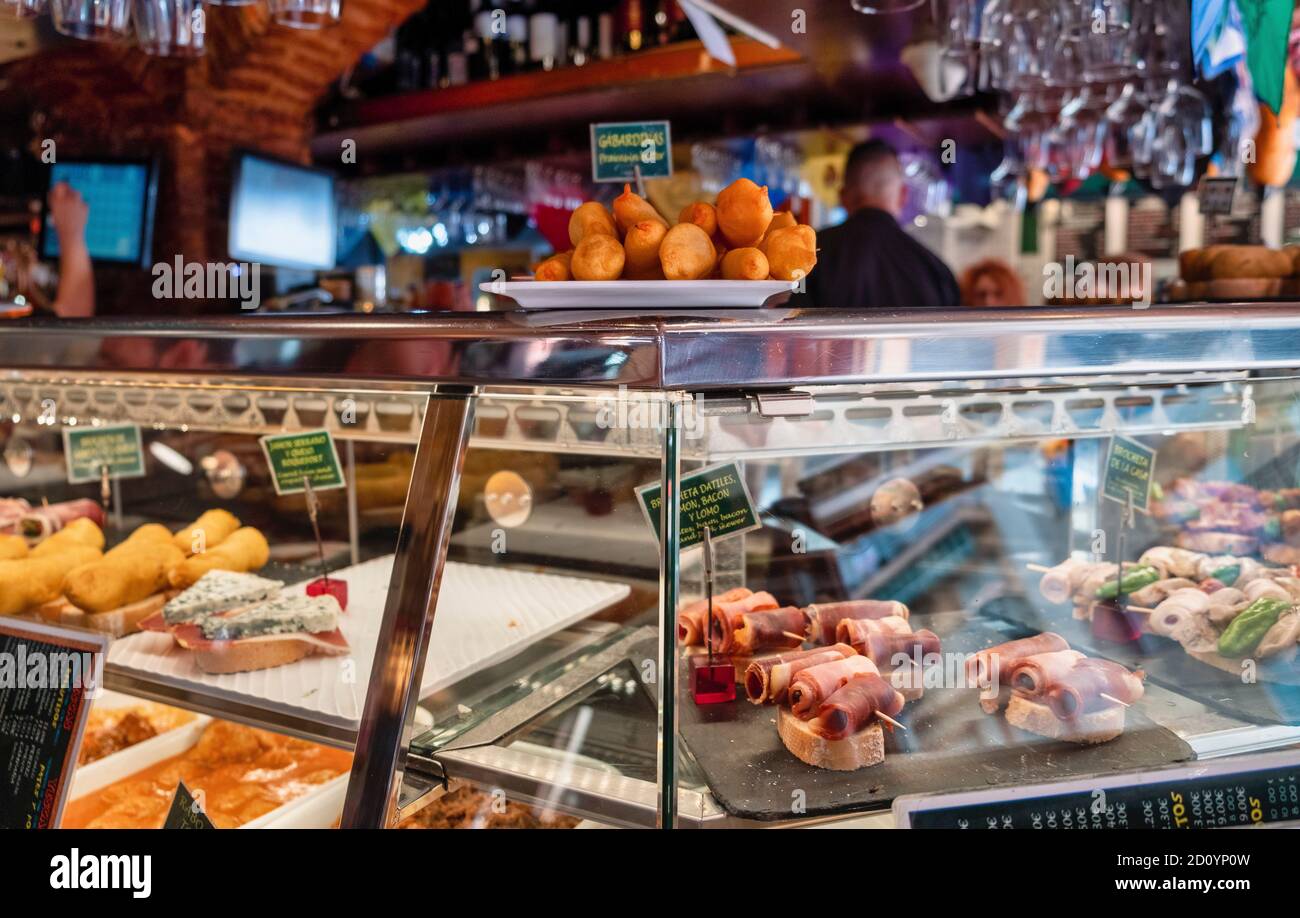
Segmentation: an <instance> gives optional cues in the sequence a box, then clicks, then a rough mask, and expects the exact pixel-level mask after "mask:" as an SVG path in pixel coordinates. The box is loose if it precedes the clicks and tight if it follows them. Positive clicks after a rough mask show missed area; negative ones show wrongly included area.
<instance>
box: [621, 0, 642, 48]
mask: <svg viewBox="0 0 1300 918" xmlns="http://www.w3.org/2000/svg"><path fill="white" fill-rule="evenodd" d="M619 45H620V47H621V48H622V49H623V52H624V53H625V54H635V53H636V52H637V51H640V50H642V48H644V47H645V7H644V6H643V5H642V2H641V0H622V3H621V4H620V16H619Z"/></svg>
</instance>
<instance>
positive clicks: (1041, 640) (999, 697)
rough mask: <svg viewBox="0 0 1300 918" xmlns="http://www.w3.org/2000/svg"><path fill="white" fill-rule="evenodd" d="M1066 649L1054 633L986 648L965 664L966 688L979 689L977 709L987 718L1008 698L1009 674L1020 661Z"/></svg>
mask: <svg viewBox="0 0 1300 918" xmlns="http://www.w3.org/2000/svg"><path fill="white" fill-rule="evenodd" d="M1069 649H1070V645H1069V643H1068V642H1067V641H1066V640H1065V638H1063V637H1061V636H1060V635H1059V634H1057V633H1055V632H1053V631H1044V632H1043V633H1042V634H1036V635H1034V636H1033V637H1027V638H1020V639H1019V640H1015V641H1007V642H1006V643H1004V644H997V645H995V646H993V647H987V648H985V649H984V650H981V651H979V652H978V653H976V654H974V655H973V656H971V658H970V659H968V660H967V661H966V684H967V685H970V686H978V687H979V689H980V707H982V708H983V709H984V713H986V714H995V713H997V712H998V711H999V710H1001V709H1002V708H1003V707H1004V706H1005V705H1006V703H1007V701H1008V700H1009V698H1010V690H1011V686H1010V676H1011V671H1012V670H1013V669H1015V668H1016V665H1017V664H1018V663H1019V662H1020V661H1021V660H1023V659H1025V658H1026V657H1032V656H1033V655H1034V654H1038V653H1052V652H1053V651H1057V650H1069Z"/></svg>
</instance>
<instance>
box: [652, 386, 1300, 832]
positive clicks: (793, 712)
mask: <svg viewBox="0 0 1300 918" xmlns="http://www.w3.org/2000/svg"><path fill="white" fill-rule="evenodd" d="M1298 395H1300V381H1298V380H1296V379H1294V378H1290V377H1285V378H1271V379H1248V378H1245V377H1244V374H1226V375H1217V376H1187V377H1183V378H1181V379H1163V378H1159V377H1142V376H1137V377H1132V378H1124V377H1106V378H1098V379H1087V380H1083V379H1080V380H1074V381H1064V380H1059V381H1052V380H1042V381H1035V382H1034V384H1033V386H1032V387H1029V386H1026V385H1024V384H1014V383H987V384H982V385H980V386H978V387H972V386H962V387H958V386H942V385H936V386H933V387H920V388H907V387H879V388H874V389H863V388H853V387H843V388H835V389H821V390H815V391H814V392H813V398H812V399H810V400H809V401H808V404H807V405H806V406H804V407H803V409H802V410H800V411H798V412H796V414H795V416H780V414H781V413H780V412H773V411H769V412H768V415H773V416H765V415H764V414H762V413H761V412H760V408H761V407H762V406H761V405H760V404H759V402H758V401H757V400H756V399H741V400H740V402H741V407H740V408H737V406H736V404H735V400H732V402H731V403H729V404H728V407H727V411H726V412H721V411H719V412H717V413H711V412H710V410H709V406H710V400H709V399H704V400H698V399H697V400H696V407H697V408H698V409H699V423H700V432H699V435H698V436H697V437H695V438H694V439H691V440H688V441H687V444H688V445H687V446H686V454H687V457H688V458H687V460H686V461H684V462H683V472H682V473H683V475H684V476H685V475H688V474H689V473H690V471H691V470H693V469H697V468H700V467H703V466H707V465H712V464H715V463H718V462H722V461H733V460H734V461H736V462H737V463H738V464H739V467H740V469H741V472H742V475H743V478H744V480H745V482H746V484H747V486H748V490H749V492H750V494H751V495H752V496H753V498H754V500H755V502H756V504H757V505H758V507H759V509H760V511H761V521H762V526H761V528H759V529H757V530H755V531H751V532H748V533H745V534H742V535H737V536H732V537H730V538H727V539H725V540H722V541H719V542H718V543H717V544H716V545H715V549H716V552H715V554H716V556H717V557H716V563H715V577H714V597H715V600H716V599H718V597H720V596H722V594H723V592H724V591H726V590H728V589H730V588H732V587H735V586H738V585H739V586H742V587H743V591H742V592H741V594H738V595H737V596H736V597H734V601H733V602H731V603H730V604H728V603H715V606H714V613H713V616H714V621H715V624H716V626H717V633H716V635H715V640H716V641H717V651H718V653H717V655H716V656H715V657H714V663H715V664H718V663H721V664H723V665H726V664H730V665H732V666H733V667H734V671H735V674H736V676H735V678H736V679H737V682H738V697H737V700H735V701H723V702H720V703H716V704H698V703H696V701H695V700H693V698H692V693H691V690H690V689H691V686H690V683H689V680H688V679H687V678H683V679H682V681H681V682H680V683H679V685H678V692H677V699H678V724H679V734H678V739H679V743H680V747H679V752H680V754H681V757H682V759H683V764H684V768H686V769H689V768H690V767H694V768H696V769H698V775H699V776H700V782H699V783H696V782H695V781H694V780H693V778H692V777H691V776H690V774H689V772H686V773H685V774H684V775H683V776H682V777H681V780H680V787H681V789H682V790H683V791H684V792H687V793H686V794H684V795H683V797H682V799H683V800H686V799H688V794H689V793H690V792H695V791H702V792H703V794H704V800H705V802H704V803H702V804H701V805H700V810H699V813H700V814H702V815H701V816H700V820H701V821H702V822H703V823H704V824H705V825H736V824H795V825H797V824H804V823H807V822H810V821H825V820H851V821H856V822H858V823H862V824H888V822H889V819H888V815H887V811H888V809H889V807H890V804H891V803H892V801H893V800H894V799H895V798H897V797H899V796H902V795H905V794H917V793H927V792H937V791H950V790H959V789H971V788H985V787H988V786H990V785H997V784H1023V783H1027V782H1032V781H1040V780H1041V781H1045V780H1059V779H1063V778H1066V777H1069V776H1071V775H1087V774H1093V773H1105V772H1114V771H1118V770H1125V769H1142V768H1147V767H1156V766H1160V765H1163V764H1167V763H1171V762H1175V761H1182V760H1187V759H1190V758H1192V757H1194V756H1198V755H1201V756H1203V755H1207V754H1223V753H1231V752H1236V751H1245V750H1257V749H1260V748H1267V747H1268V746H1271V745H1280V744H1286V743H1294V742H1295V740H1296V738H1297V736H1300V670H1297V668H1296V663H1295V658H1296V652H1297V646H1296V645H1297V638H1298V637H1300V612H1297V611H1295V610H1296V605H1295V604H1296V603H1297V602H1300V579H1298V578H1297V577H1296V576H1295V572H1296V570H1298V569H1297V568H1294V567H1293V565H1294V564H1296V563H1297V562H1300V547H1297V546H1300V509H1297V508H1300V488H1298V485H1300V482H1298V481H1297V474H1298V473H1297V468H1298V466H1297V462H1298V460H1300V442H1298V441H1297V438H1296V435H1295V432H1296V427H1297V422H1298V421H1300V401H1298V400H1297V396H1298ZM746 403H748V404H746ZM1134 444H1136V445H1137V446H1136V448H1135V447H1134ZM1142 447H1145V448H1146V449H1148V450H1151V451H1153V454H1154V474H1153V478H1152V480H1153V485H1154V486H1153V496H1152V500H1151V505H1150V508H1149V512H1146V513H1143V512H1136V513H1135V514H1134V519H1133V523H1132V525H1131V526H1124V525H1123V523H1124V516H1125V513H1126V506H1125V504H1124V503H1120V502H1117V501H1115V500H1110V499H1105V498H1103V496H1102V492H1103V490H1104V489H1105V487H1106V482H1107V469H1108V467H1110V466H1108V462H1110V461H1111V460H1110V457H1111V451H1112V449H1119V450H1123V449H1125V448H1127V449H1128V452H1127V453H1123V452H1121V453H1120V455H1121V457H1122V458H1124V459H1126V460H1127V462H1128V465H1124V464H1123V463H1121V464H1120V465H1119V466H1116V468H1120V469H1121V471H1127V472H1129V473H1132V472H1133V464H1134V463H1139V464H1140V457H1141V454H1142ZM1121 467H1122V468H1121ZM1112 474H1113V473H1112ZM1120 480H1123V479H1122V478H1113V479H1112V481H1113V482H1116V481H1120ZM684 490H685V488H684ZM1120 493H1121V494H1122V493H1124V492H1122V491H1121V492H1120ZM1140 503H1141V500H1139V504H1140ZM1139 509H1140V508H1139ZM700 555H701V552H700V550H699V549H687V550H684V551H683V552H682V556H681V562H680V567H681V571H682V574H681V577H682V581H681V592H682V596H681V599H682V603H683V605H686V604H688V603H690V602H691V601H693V600H696V599H698V598H699V597H700V596H702V595H703V593H704V588H703V577H702V571H701V563H700ZM1120 561H1123V562H1124V563H1125V565H1126V567H1125V579H1124V581H1123V595H1122V596H1121V597H1120V598H1118V599H1117V598H1113V597H1112V595H1111V594H1112V592H1113V591H1114V589H1115V577H1116V574H1117V571H1118V568H1117V564H1118V562H1120ZM1269 599H1274V600H1276V602H1275V603H1272V604H1270V603H1269V602H1267V600H1269ZM1261 600H1264V601H1261ZM841 603H848V605H837V604H841ZM1022 639H1032V643H1029V644H1020V645H1014V644H1013V645H1011V646H1002V645H1005V644H1006V643H1007V642H1011V641H1018V640H1022ZM837 643H842V644H847V645H848V648H845V647H840V648H839V649H832V648H833V647H834V645H836V644H837ZM995 647H996V648H999V650H998V651H997V653H996V658H997V660H998V661H999V662H1000V664H1001V665H1000V666H999V667H998V668H997V670H996V671H994V672H990V671H989V670H988V669H985V668H983V665H982V663H983V662H986V661H988V660H989V659H990V657H991V655H989V654H984V655H983V656H977V655H978V654H979V653H980V652H981V651H987V650H989V649H991V648H995ZM849 648H851V649H849ZM702 651H703V647H702V646H701V645H699V644H698V643H697V646H695V647H691V648H685V649H684V650H683V654H684V656H686V657H687V658H688V662H687V664H686V667H685V668H684V670H683V671H684V672H689V669H690V667H691V666H692V665H694V664H695V662H696V661H697V660H698V659H699V658H700V657H702V656H703V653H702ZM800 651H816V652H820V653H822V654H824V656H822V657H818V658H816V659H817V661H818V663H817V664H816V665H807V664H804V663H803V662H801V661H800V660H798V659H796V660H795V661H789V660H784V661H782V660H777V659H775V658H774V657H772V656H771V655H773V654H776V653H797V652H800ZM804 659H806V658H804ZM805 665H807V668H804V666H805ZM747 693H748V694H751V695H752V696H754V697H756V698H758V699H759V700H760V701H761V702H763V703H761V704H751V703H750V701H749V700H747V698H746V695H747ZM710 807H713V809H710ZM881 813H884V814H885V815H884V816H883V817H877V818H866V817H869V816H871V814H881ZM695 816H696V814H695V813H693V812H692V811H691V810H690V808H689V807H688V806H686V805H683V807H682V811H681V818H682V819H684V820H685V819H694V818H695Z"/></svg>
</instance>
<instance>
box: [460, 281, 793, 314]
mask: <svg viewBox="0 0 1300 918" xmlns="http://www.w3.org/2000/svg"><path fill="white" fill-rule="evenodd" d="M795 286H796V285H795V284H794V283H791V282H789V281H734V280H698V281H624V280H618V281H535V280H511V281H492V282H488V283H483V284H479V289H480V290H482V291H483V292H484V293H497V294H500V295H502V296H508V297H510V298H511V299H512V300H514V301H515V302H516V303H518V304H519V305H520V307H522V308H523V309H716V308H718V307H725V306H735V307H753V306H762V305H763V304H764V303H766V302H767V301H768V300H769V299H771V298H772V297H774V296H776V295H777V294H778V293H788V292H790V291H792V290H794V288H795Z"/></svg>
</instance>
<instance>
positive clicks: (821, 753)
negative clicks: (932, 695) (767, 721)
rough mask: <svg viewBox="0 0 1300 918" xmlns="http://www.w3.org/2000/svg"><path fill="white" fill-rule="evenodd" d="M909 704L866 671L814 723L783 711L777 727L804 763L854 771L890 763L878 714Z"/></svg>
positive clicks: (831, 699) (829, 701)
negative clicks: (887, 761)
mask: <svg viewBox="0 0 1300 918" xmlns="http://www.w3.org/2000/svg"><path fill="white" fill-rule="evenodd" d="M849 659H859V658H857V657H850V658H849ZM903 703H904V702H903V696H902V695H900V694H899V693H898V692H897V691H896V690H895V689H894V687H893V686H892V685H890V684H889V683H888V682H886V681H885V680H884V679H882V678H881V677H880V676H878V675H876V674H875V673H866V674H864V675H861V676H858V677H856V678H854V679H850V680H849V681H848V682H847V683H845V684H844V685H843V686H841V687H840V688H839V689H838V690H836V691H835V693H834V694H832V695H831V696H830V697H829V698H827V699H826V701H824V702H823V703H822V704H821V705H820V707H818V709H817V711H816V714H815V716H813V717H812V718H811V719H809V720H800V719H799V718H798V717H796V716H795V715H794V714H793V713H791V712H790V711H788V710H786V709H785V708H780V709H778V711H777V718H776V728H777V732H778V733H779V734H780V735H781V741H782V742H783V743H785V747H786V748H787V749H788V750H790V752H791V753H792V754H793V755H794V756H795V757H796V758H797V759H799V760H800V761H801V762H806V763H807V764H809V765H812V766H814V767H816V768H828V769H831V770H833V771H854V770H856V769H859V768H865V767H867V766H869V765H878V764H880V763H881V762H883V761H884V760H885V737H884V731H883V730H882V729H881V726H880V720H879V718H878V717H877V714H885V715H887V716H889V717H893V716H895V715H896V714H898V713H900V712H901V711H902V710H903Z"/></svg>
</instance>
